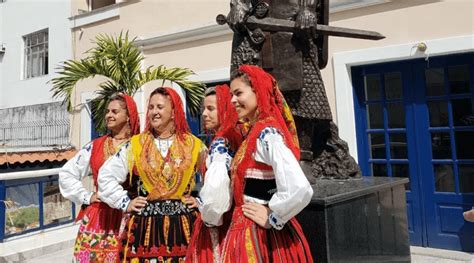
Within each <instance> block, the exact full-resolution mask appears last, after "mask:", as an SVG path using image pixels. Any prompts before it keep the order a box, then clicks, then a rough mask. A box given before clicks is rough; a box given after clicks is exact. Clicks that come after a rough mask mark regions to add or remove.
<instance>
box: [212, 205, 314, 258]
mask: <svg viewBox="0 0 474 263" xmlns="http://www.w3.org/2000/svg"><path fill="white" fill-rule="evenodd" d="M221 256H222V262H238V263H246V262H259V263H266V262H289V263H293V262H313V258H312V256H311V251H310V249H309V245H308V242H307V241H306V238H305V236H304V234H303V230H302V229H301V226H300V224H299V223H298V221H297V220H296V219H295V218H292V219H291V220H290V221H288V222H287V223H286V224H285V227H284V228H283V229H282V230H276V229H273V228H271V229H265V228H262V227H260V226H258V225H257V224H255V222H253V221H252V220H250V219H248V218H247V217H245V216H244V214H243V213H242V209H241V208H240V207H238V208H236V209H235V210H234V213H233V215H232V222H231V224H230V227H229V230H228V231H227V235H226V237H225V239H224V244H223V247H222V255H221Z"/></svg>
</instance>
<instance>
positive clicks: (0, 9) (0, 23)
mask: <svg viewBox="0 0 474 263" xmlns="http://www.w3.org/2000/svg"><path fill="white" fill-rule="evenodd" d="M2 17H3V4H2V3H0V45H1V44H2V43H3V18H2ZM2 61H3V54H2V53H0V109H2V108H3V104H2V98H3V97H4V95H3V89H2V83H3V76H2V75H3V74H2V72H3V71H2V68H3V62H2Z"/></svg>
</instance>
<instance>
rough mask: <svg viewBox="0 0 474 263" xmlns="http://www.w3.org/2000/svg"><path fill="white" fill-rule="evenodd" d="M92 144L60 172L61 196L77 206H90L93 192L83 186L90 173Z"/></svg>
mask: <svg viewBox="0 0 474 263" xmlns="http://www.w3.org/2000/svg"><path fill="white" fill-rule="evenodd" d="M91 153H92V143H89V144H87V145H85V146H84V147H83V148H82V149H81V150H80V151H79V152H78V153H77V154H76V156H74V157H73V158H72V159H71V160H69V161H68V162H67V163H66V164H65V165H64V166H63V167H62V168H61V170H60V171H59V189H60V191H61V194H62V195H63V196H64V197H65V198H67V199H69V200H71V201H73V202H74V203H76V204H84V205H88V204H90V199H91V196H92V194H93V192H91V191H88V190H87V189H86V188H85V187H84V185H83V184H82V179H83V178H84V177H85V176H87V175H88V174H89V173H90V168H89V164H90V159H91Z"/></svg>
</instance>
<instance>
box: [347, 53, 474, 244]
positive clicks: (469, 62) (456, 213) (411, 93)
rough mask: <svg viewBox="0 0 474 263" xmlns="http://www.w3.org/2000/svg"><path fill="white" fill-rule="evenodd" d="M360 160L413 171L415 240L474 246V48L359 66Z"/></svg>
mask: <svg viewBox="0 0 474 263" xmlns="http://www.w3.org/2000/svg"><path fill="white" fill-rule="evenodd" d="M352 76H353V82H354V94H355V95H354V102H355V104H354V105H355V119H356V129H357V140H358V151H359V164H360V165H361V168H362V171H363V174H364V175H366V176H393V177H409V178H410V183H409V184H408V185H407V192H406V194H407V213H408V223H409V233H410V240H411V243H412V245H421V246H429V247H437V248H446V249H454V250H462V251H469V252H470V251H474V224H473V223H468V222H465V221H464V219H463V217H462V212H463V211H466V210H469V209H470V208H471V207H472V206H473V205H474V114H473V113H474V54H472V53H471V54H462V55H450V56H443V57H434V58H430V59H429V60H427V61H426V60H424V59H419V60H410V61H403V62H394V63H384V64H376V65H368V66H359V67H355V68H353V71H352Z"/></svg>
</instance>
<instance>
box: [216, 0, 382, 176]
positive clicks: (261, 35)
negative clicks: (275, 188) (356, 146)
mask: <svg viewBox="0 0 474 263" xmlns="http://www.w3.org/2000/svg"><path fill="white" fill-rule="evenodd" d="M328 9H329V0H278V1H275V0H274V1H271V0H231V10H230V13H229V14H228V16H227V17H225V16H223V15H219V16H218V17H217V22H218V23H219V24H224V23H227V24H228V25H229V26H230V28H231V29H232V30H233V31H234V38H233V43H232V61H231V70H233V69H236V68H238V67H239V65H241V64H254V65H258V66H261V67H262V68H264V69H265V70H266V71H268V72H269V73H271V74H272V75H273V76H274V77H275V78H276V79H277V81H278V83H279V86H280V89H281V91H282V92H283V94H284V96H285V98H286V100H287V102H288V104H289V106H290V107H291V109H292V111H293V115H294V116H295V121H296V126H297V129H298V137H299V139H300V146H301V153H302V154H301V164H302V167H303V170H304V171H305V173H306V176H307V177H308V179H309V181H310V182H311V183H315V179H317V178H324V179H348V178H358V177H360V176H361V171H360V168H359V166H358V165H357V163H356V162H355V160H354V158H353V157H352V156H351V155H350V154H349V149H348V146H347V143H346V142H345V141H343V140H342V139H341V138H339V135H338V128H337V126H336V124H335V123H334V122H333V120H332V114H331V109H330V107H329V102H328V98H327V96H326V90H325V87H324V83H323V80H322V77H321V72H320V70H321V69H323V68H324V67H325V66H326V64H327V59H328V51H327V50H328V35H334V36H345V37H357V38H365V39H380V38H383V36H381V35H379V34H378V33H376V32H370V31H363V30H352V29H344V28H337V27H331V26H328V21H329V17H328V16H329V11H328Z"/></svg>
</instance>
